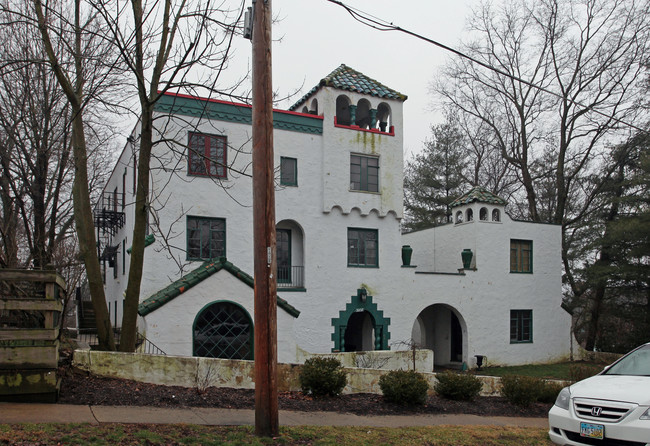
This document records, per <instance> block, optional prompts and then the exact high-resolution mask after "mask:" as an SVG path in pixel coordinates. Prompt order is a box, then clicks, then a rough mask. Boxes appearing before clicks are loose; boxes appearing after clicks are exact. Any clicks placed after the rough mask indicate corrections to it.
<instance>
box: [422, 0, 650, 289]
mask: <svg viewBox="0 0 650 446" xmlns="http://www.w3.org/2000/svg"><path fill="white" fill-rule="evenodd" d="M648 8H649V4H648V2H647V1H642V2H637V1H635V0H566V1H560V0H542V1H530V0H518V1H516V2H505V1H504V2H501V3H500V4H499V6H496V7H495V6H493V4H492V3H487V2H486V3H483V4H481V6H480V7H479V9H478V10H477V11H476V12H475V13H474V15H473V17H472V18H471V22H470V30H471V32H472V33H473V36H474V40H472V41H471V42H470V43H468V44H466V45H464V47H463V51H464V52H465V53H467V54H469V55H470V56H472V57H474V58H475V59H477V60H479V61H481V62H483V63H485V64H487V65H490V66H492V67H494V68H495V69H496V70H498V71H490V70H487V69H485V68H482V67H478V66H477V65H475V64H473V63H471V62H469V61H466V60H458V59H457V60H453V61H451V62H449V63H448V65H447V66H446V68H445V70H444V75H445V76H442V77H441V80H440V81H439V82H438V83H437V84H436V85H435V86H434V88H435V91H436V92H437V94H439V95H440V97H441V98H442V99H443V102H444V103H445V104H446V105H447V106H453V107H457V108H458V109H459V110H460V112H461V113H463V114H465V115H467V116H470V117H471V118H472V119H473V120H475V121H478V122H480V123H481V125H484V126H486V127H487V128H488V129H489V131H490V133H491V134H492V139H493V140H494V141H495V143H496V145H497V146H498V148H499V150H500V152H501V155H502V157H503V159H505V160H506V161H507V162H508V164H509V165H510V166H511V168H512V169H513V172H514V173H515V175H516V178H517V184H518V187H519V188H521V190H522V193H521V194H519V193H517V187H515V188H514V195H513V197H517V196H519V197H521V198H523V201H524V203H525V204H526V209H525V210H526V212H525V213H524V216H525V217H527V218H529V219H532V220H533V221H547V222H552V223H556V224H559V225H562V229H563V231H562V237H563V243H562V259H563V262H564V268H565V276H566V278H567V283H568V285H569V286H570V288H571V290H572V293H574V294H576V295H579V294H581V293H582V292H584V289H582V288H581V286H580V284H579V283H578V282H577V281H576V280H575V278H574V277H573V270H572V259H571V258H570V254H569V252H570V250H571V246H570V243H571V241H572V238H571V237H570V236H569V234H571V228H572V226H573V225H576V224H579V222H580V220H581V219H583V218H584V217H585V216H586V215H587V214H588V213H589V212H590V211H591V210H592V209H594V206H595V200H596V199H597V196H598V194H599V193H600V192H601V191H602V188H603V184H604V182H605V181H608V178H609V177H610V176H611V175H613V174H614V173H615V171H616V168H615V166H610V167H609V168H606V169H605V171H606V174H605V175H601V173H602V172H601V164H602V163H604V162H605V160H606V157H605V156H606V154H607V151H608V150H609V149H608V148H609V147H610V146H611V143H612V141H613V140H614V139H616V138H621V136H625V135H627V134H629V133H630V131H631V130H632V129H631V128H630V127H629V126H627V125H626V123H627V122H636V119H637V118H638V115H639V113H641V110H642V109H641V108H640V107H639V103H638V102H639V98H641V97H643V95H642V94H639V92H640V90H639V88H641V85H640V82H639V81H638V79H639V78H640V77H641V76H640V75H641V74H642V73H643V71H644V63H646V62H647V57H648V49H649V48H648V46H649V42H650V37H649V35H650V24H649V23H648V20H647V17H648V12H649V11H648ZM506 74H507V76H506ZM596 174H598V175H596Z"/></svg>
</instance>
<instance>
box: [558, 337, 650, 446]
mask: <svg viewBox="0 0 650 446" xmlns="http://www.w3.org/2000/svg"><path fill="white" fill-rule="evenodd" d="M548 423H549V431H548V435H549V436H550V437H551V440H552V441H553V443H556V444H561V445H572V446H583V445H602V446H650V343H647V344H644V345H642V346H640V347H638V348H636V349H635V350H632V351H631V352H630V353H628V354H627V355H625V356H623V357H622V358H621V359H619V360H618V361H616V362H615V363H614V364H612V365H611V366H608V367H607V368H605V370H604V371H603V372H601V373H600V374H598V375H596V376H592V377H591V378H587V379H585V380H582V381H580V382H577V383H575V384H573V385H571V386H569V387H565V388H564V389H562V391H561V392H560V394H559V395H558V397H557V400H556V401H555V405H554V406H553V407H552V408H551V410H550V411H549V413H548Z"/></svg>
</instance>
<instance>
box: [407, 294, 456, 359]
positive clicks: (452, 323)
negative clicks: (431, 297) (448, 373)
mask: <svg viewBox="0 0 650 446" xmlns="http://www.w3.org/2000/svg"><path fill="white" fill-rule="evenodd" d="M411 338H412V339H413V341H414V342H415V343H417V344H418V345H420V346H421V347H423V348H427V349H430V350H433V358H434V359H433V361H434V365H436V366H447V367H449V366H451V367H458V366H461V365H462V363H463V362H467V325H466V323H465V320H464V319H463V317H462V315H461V314H460V313H459V312H458V310H456V309H455V308H454V307H452V306H450V305H446V304H435V305H431V306H429V307H427V308H425V309H424V310H422V311H421V312H420V314H419V315H418V317H417V318H416V320H415V322H414V323H413V329H412V332H411Z"/></svg>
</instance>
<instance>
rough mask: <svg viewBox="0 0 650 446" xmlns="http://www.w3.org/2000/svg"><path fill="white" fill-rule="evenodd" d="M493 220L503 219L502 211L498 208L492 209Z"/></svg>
mask: <svg viewBox="0 0 650 446" xmlns="http://www.w3.org/2000/svg"><path fill="white" fill-rule="evenodd" d="M492 221H501V212H499V210H498V209H494V210H493V211H492Z"/></svg>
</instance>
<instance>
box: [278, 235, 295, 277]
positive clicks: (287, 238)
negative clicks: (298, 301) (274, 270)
mask: <svg viewBox="0 0 650 446" xmlns="http://www.w3.org/2000/svg"><path fill="white" fill-rule="evenodd" d="M275 237H276V255H277V262H278V283H291V230H290V229H276V232H275Z"/></svg>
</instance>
